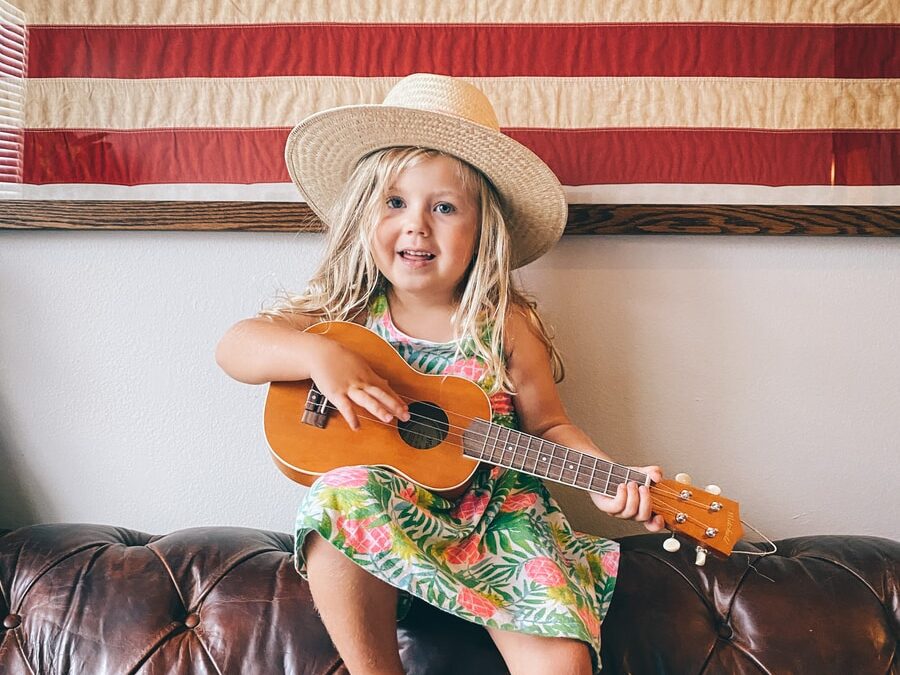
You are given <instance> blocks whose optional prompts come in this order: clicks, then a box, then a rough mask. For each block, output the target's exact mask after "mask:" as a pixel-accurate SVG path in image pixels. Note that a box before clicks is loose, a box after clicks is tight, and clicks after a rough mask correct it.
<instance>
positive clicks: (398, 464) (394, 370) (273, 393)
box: [264, 321, 491, 497]
mask: <svg viewBox="0 0 900 675" xmlns="http://www.w3.org/2000/svg"><path fill="white" fill-rule="evenodd" d="M307 332H311V333H316V334H319V335H324V336H326V337H328V338H330V339H333V340H335V341H337V342H339V343H340V344H341V345H342V346H343V347H345V348H346V349H349V350H350V351H352V352H354V353H356V354H358V355H359V356H361V357H362V358H363V359H365V360H366V362H367V363H368V364H369V366H370V367H371V368H372V370H374V371H375V372H376V373H377V374H378V375H379V376H381V377H383V378H384V379H386V380H387V381H388V382H389V383H390V386H391V388H392V389H393V390H394V391H395V392H397V394H399V395H400V396H401V397H402V398H403V399H404V400H405V401H407V403H408V404H409V406H410V413H411V420H410V422H409V423H403V422H400V421H399V420H397V419H394V420H393V421H392V422H390V423H389V424H386V423H384V422H382V421H381V420H379V419H376V418H375V417H374V416H373V415H372V414H371V413H369V412H368V411H366V410H364V409H362V408H360V407H359V406H354V408H355V411H356V413H357V416H358V418H359V429H358V430H356V431H353V430H352V429H351V428H350V427H349V425H348V424H347V422H346V421H345V420H344V418H343V417H342V416H341V414H340V413H339V412H337V410H334V408H333V407H331V406H329V407H328V409H327V412H326V413H325V416H324V418H322V417H319V418H318V419H319V420H320V423H324V425H323V426H322V427H321V428H320V427H319V426H317V425H316V424H313V423H309V422H308V421H304V412H305V410H306V407H307V402H308V400H309V397H310V390H311V389H312V388H313V386H314V385H313V383H312V381H311V380H304V381H302V382H272V383H271V384H270V385H269V393H268V397H267V398H266V408H265V416H264V423H265V434H266V439H267V440H268V442H269V446H270V448H271V451H272V455H273V458H274V460H275V464H276V466H277V467H278V468H279V469H280V470H281V472H282V473H284V474H285V475H286V476H287V477H288V478H290V479H292V480H294V481H296V482H298V483H301V484H303V485H312V483H313V482H314V481H315V480H316V478H318V477H319V476H320V475H322V474H323V473H327V472H328V471H331V470H332V469H336V468H339V467H342V466H354V465H374V466H384V467H387V468H389V469H391V470H393V471H395V472H396V473H398V474H402V475H404V476H406V477H407V478H409V479H411V480H412V481H414V482H415V483H418V484H419V485H422V486H423V487H425V488H428V489H429V490H432V491H434V492H440V493H442V494H444V495H445V496H448V497H452V496H455V495H458V494H460V493H462V492H463V491H464V490H465V487H466V484H467V483H468V482H469V480H470V479H471V477H472V474H473V473H474V472H475V470H476V469H477V468H478V464H479V462H478V461H477V460H474V459H471V458H469V457H466V456H465V455H463V452H462V444H463V439H462V434H463V432H464V431H465V430H466V428H467V427H468V426H469V425H470V424H471V423H472V421H473V420H474V419H482V420H490V419H491V405H490V401H489V399H488V397H487V395H486V394H485V393H484V391H483V390H482V389H481V387H479V386H478V385H477V384H475V383H474V382H471V381H469V380H466V379H465V378H462V377H458V376H454V375H425V374H423V373H420V372H418V371H416V370H414V369H413V368H412V367H411V366H410V365H409V364H407V363H406V361H404V360H403V358H402V357H401V356H400V355H399V354H398V353H397V352H396V351H395V350H394V349H393V348H392V347H391V346H390V345H389V344H388V343H387V342H385V341H384V340H383V339H382V338H381V337H380V336H378V335H377V334H375V333H374V332H372V331H371V330H369V329H368V328H365V327H364V326H360V325H358V324H354V323H350V322H345V321H327V322H322V323H317V324H315V325H313V326H310V327H309V328H308V329H307ZM314 393H315V392H314ZM307 417H309V416H307ZM423 446H431V447H423Z"/></svg>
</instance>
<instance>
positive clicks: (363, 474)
mask: <svg viewBox="0 0 900 675" xmlns="http://www.w3.org/2000/svg"><path fill="white" fill-rule="evenodd" d="M319 480H321V481H322V482H323V483H324V484H325V485H327V486H328V487H339V488H358V487H362V486H363V485H365V484H366V482H367V481H368V480H369V471H368V469H365V468H364V467H361V466H344V467H341V468H340V469H334V470H332V471H329V472H328V473H326V474H322V477H321V478H320V479H319Z"/></svg>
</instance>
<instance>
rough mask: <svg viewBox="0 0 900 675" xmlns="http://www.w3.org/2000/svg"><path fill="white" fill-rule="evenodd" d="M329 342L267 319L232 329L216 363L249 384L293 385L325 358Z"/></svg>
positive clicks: (221, 346)
mask: <svg viewBox="0 0 900 675" xmlns="http://www.w3.org/2000/svg"><path fill="white" fill-rule="evenodd" d="M329 342H330V340H328V339H327V338H324V337H322V336H321V335H314V334H311V333H305V332H303V331H302V330H299V329H297V328H294V327H292V326H289V325H287V324H284V323H276V322H272V321H269V320H267V319H245V320H244V321H240V322H238V323H236V324H235V325H234V326H232V327H231V328H230V329H229V330H228V332H226V333H225V335H224V336H222V339H221V340H220V341H219V344H218V346H217V347H216V363H218V364H219V367H220V368H222V370H224V371H225V372H226V373H227V374H228V375H229V376H231V377H233V378H234V379H235V380H238V381H239V382H245V383H247V384H263V383H265V382H292V381H295V380H306V379H309V377H310V367H311V365H312V364H314V363H315V362H316V361H317V360H318V359H322V358H326V355H325V352H327V349H328V345H327V344H326V343H329Z"/></svg>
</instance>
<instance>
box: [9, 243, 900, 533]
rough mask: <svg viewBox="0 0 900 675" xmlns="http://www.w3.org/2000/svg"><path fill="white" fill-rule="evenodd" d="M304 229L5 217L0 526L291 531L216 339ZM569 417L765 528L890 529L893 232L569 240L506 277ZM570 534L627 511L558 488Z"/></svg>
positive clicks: (289, 278) (257, 296) (297, 269)
mask: <svg viewBox="0 0 900 675" xmlns="http://www.w3.org/2000/svg"><path fill="white" fill-rule="evenodd" d="M320 247H321V238H320V237H319V236H318V235H284V234H258V233H255V234H250V233H194V232H169V233H141V232H128V233H125V232H85V231H80V232H41V231H34V232H22V231H0V527H3V526H6V527H9V526H14V525H19V524H24V523H27V522H36V521H89V522H98V523H108V524H115V525H120V526H123V527H129V528H135V529H140V530H144V531H148V532H154V533H162V532H167V531H170V530H173V529H176V528H180V527H186V526H194V525H212V524H228V525H245V526H252V527H262V528H270V529H276V530H281V531H289V530H290V529H291V527H292V523H293V515H294V509H295V505H296V503H297V501H298V499H299V497H300V492H301V488H299V487H296V486H294V485H293V484H291V483H290V482H289V481H288V480H287V479H285V478H284V477H282V475H281V474H280V473H278V472H277V471H276V469H275V468H274V466H273V465H272V464H271V462H270V459H269V457H268V454H267V450H266V445H265V441H264V438H263V435H262V428H261V410H262V403H263V398H264V393H265V392H264V389H263V388H260V387H251V386H247V385H241V384H238V383H236V382H233V381H231V380H229V379H228V378H227V377H226V376H225V375H223V374H222V373H221V372H220V371H219V370H218V369H217V367H216V365H215V362H214V359H213V349H214V346H215V344H216V341H217V340H218V338H219V337H220V335H221V334H222V332H223V331H224V330H225V329H226V328H227V327H228V326H229V325H230V324H231V323H233V322H234V321H236V320H237V319H239V318H242V317H245V316H248V315H251V314H253V313H254V312H255V311H256V310H257V309H258V308H259V306H260V304H261V303H262V302H263V301H264V300H265V299H266V298H268V297H270V296H271V295H272V293H273V292H274V291H275V289H277V288H278V287H279V284H283V285H284V286H286V287H292V288H300V287H301V286H302V285H303V283H304V281H305V280H306V278H307V277H308V275H309V274H310V272H311V269H312V265H313V261H314V259H315V257H316V255H317V254H318V251H319V250H320ZM523 278H524V281H525V282H526V286H527V287H528V288H529V289H530V290H531V291H532V292H533V293H534V294H535V295H537V296H538V298H539V299H540V300H541V301H542V306H543V308H544V311H545V314H546V316H547V317H548V318H549V320H550V321H551V322H552V323H553V324H555V326H556V328H557V332H558V335H559V338H558V344H559V346H560V347H561V348H562V350H563V352H564V354H565V355H566V356H567V362H568V365H569V376H568V378H567V380H566V382H564V383H563V385H562V394H563V397H564V399H565V401H566V402H567V405H568V407H569V410H570V412H571V414H572V416H573V418H574V419H575V420H576V421H577V422H579V423H580V424H581V425H582V426H584V427H585V429H586V430H587V431H588V432H589V433H590V434H591V435H592V436H593V437H594V438H595V439H596V441H597V442H598V443H599V444H600V445H601V446H602V447H604V448H606V449H607V450H608V451H609V452H610V453H612V454H613V455H614V456H615V457H616V458H617V459H619V460H621V461H623V462H628V463H634V464H643V463H649V462H653V461H656V462H659V463H661V464H662V465H663V466H664V467H665V468H666V470H667V472H669V473H675V472H677V471H688V472H690V473H692V474H693V475H694V476H695V478H696V479H697V480H696V482H698V483H699V484H700V485H703V484H705V483H706V482H716V483H719V484H721V485H722V486H723V488H724V490H725V494H726V495H728V496H730V497H732V498H734V499H736V500H738V501H740V502H741V505H742V515H743V516H744V517H745V518H746V519H748V520H749V521H750V522H751V523H753V524H754V525H755V526H756V527H758V528H760V529H762V530H763V531H764V532H765V533H766V534H767V535H769V536H771V537H773V538H774V537H784V536H791V535H802V534H815V533H861V534H875V535H881V536H887V537H891V538H895V539H900V524H898V513H900V508H898V507H900V497H898V490H897V487H898V485H900V469H898V466H900V462H898V449H900V414H898V411H900V350H898V342H900V340H898V335H900V239H848V238H838V239H822V238H816V239H813V238H767V237H760V238H748V237H735V238H726V237H688V236H668V237H666V236H659V237H567V238H565V239H564V240H563V241H562V243H561V244H560V245H559V246H558V247H557V249H555V250H554V251H553V252H552V253H550V254H548V255H547V256H546V257H545V258H543V259H542V260H540V261H538V262H536V263H534V264H532V265H531V266H529V267H528V268H527V269H526V270H525V271H524V273H523ZM556 493H557V494H558V495H559V496H560V498H561V500H562V502H563V505H564V507H565V508H566V509H567V510H568V511H569V513H570V515H571V517H572V519H573V521H574V522H575V525H576V527H579V528H581V529H584V530H588V531H593V532H601V531H602V532H605V533H608V534H620V533H623V532H626V531H627V532H631V531H636V530H635V528H633V527H630V526H629V527H623V525H622V524H621V523H619V522H618V521H615V520H612V519H608V518H606V517H605V516H603V515H602V514H600V513H599V512H597V511H595V510H593V509H592V508H591V507H590V506H588V502H587V500H586V499H585V498H584V496H583V495H581V494H579V493H577V491H575V490H570V489H559V490H556Z"/></svg>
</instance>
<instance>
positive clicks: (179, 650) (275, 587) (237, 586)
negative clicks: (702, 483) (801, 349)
mask: <svg viewBox="0 0 900 675" xmlns="http://www.w3.org/2000/svg"><path fill="white" fill-rule="evenodd" d="M661 543H662V536H661V535H645V536H639V537H629V538H626V539H624V540H623V541H622V547H623V553H622V560H621V566H620V577H619V583H618V588H617V589H616V593H615V597H614V599H613V603H612V607H611V609H610V612H609V615H608V617H607V619H606V621H605V622H604V624H603V663H604V672H609V673H778V674H779V675H781V674H785V673H810V674H814V675H823V674H827V673H834V674H836V675H856V674H868V673H872V674H873V675H875V674H879V675H883V674H884V673H898V672H900V670H898V657H897V644H898V636H900V603H898V566H900V543H897V542H894V541H890V540H886V539H878V538H874V537H850V536H827V537H826V536H822V537H800V538H796V539H788V540H785V541H781V542H778V546H779V549H780V550H779V553H778V554H777V555H774V556H770V557H766V558H762V559H757V558H748V557H746V556H740V555H736V556H732V557H731V558H730V559H727V560H726V559H719V558H710V560H709V561H708V562H707V564H706V566H704V567H695V566H694V564H693V555H692V554H691V552H690V551H689V550H688V548H689V547H687V546H683V547H682V550H681V552H679V553H677V554H669V553H665V552H664V551H663V550H662V548H661ZM290 556H291V539H290V537H289V536H288V535H285V534H279V533H275V532H265V531H261V530H252V529H242V528H230V527H204V528H196V529H187V530H181V531H178V532H173V533H172V534H168V535H163V536H151V535H147V534H143V533H141V532H135V531H132V530H127V529H122V528H117V527H109V526H102V525H36V526H32V527H26V528H22V529H19V530H14V531H12V532H8V533H6V534H4V535H2V536H0V596H2V597H0V616H3V617H5V618H4V619H3V631H2V633H0V636H2V637H0V673H3V674H4V675H6V674H9V675H13V674H18V673H23V674H25V673H28V674H32V673H48V674H49V673H66V674H69V673H71V674H76V673H85V674H89V675H100V674H103V673H115V674H119V673H132V672H138V673H146V674H155V673H166V674H167V675H168V674H172V673H185V674H187V673H221V674H229V673H241V674H244V673H265V674H276V673H282V672H284V673H322V674H325V673H329V674H330V673H345V672H346V669H345V668H344V666H343V664H342V663H341V661H340V659H339V657H338V655H337V654H336V653H335V650H334V648H333V647H332V645H331V642H330V641H329V639H328V636H327V634H326V633H325V630H324V628H323V627H322V624H321V623H320V622H319V619H318V617H317V615H316V612H315V610H314V609H313V606H312V602H311V600H310V596H309V591H308V589H307V587H306V584H305V583H304V582H303V581H302V580H301V579H300V578H299V576H298V575H297V574H296V573H295V572H294V569H293V567H292V564H291V557H290ZM751 563H753V564H752V565H751ZM398 632H399V636H400V644H401V648H402V653H403V661H404V664H405V665H406V668H407V671H408V672H409V673H421V674H423V675H424V674H425V673H428V674H429V675H436V674H438V673H465V674H467V675H477V674H481V673H503V672H506V671H505V669H504V667H503V663H502V661H501V660H500V658H499V655H498V654H497V652H496V651H495V649H494V648H493V646H492V644H491V642H490V640H489V639H488V637H487V634H486V633H485V632H484V631H483V630H482V629H481V628H479V627H477V626H475V625H473V624H468V623H466V622H464V621H461V620H458V619H455V618H453V617H450V616H449V615H446V614H443V613H441V612H440V611H438V610H435V609H432V608H430V607H428V606H426V605H424V604H421V603H419V604H416V605H414V606H413V609H412V611H411V612H410V614H409V615H408V616H407V618H406V619H405V620H404V621H403V622H402V623H401V624H400V625H399V628H398Z"/></svg>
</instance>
